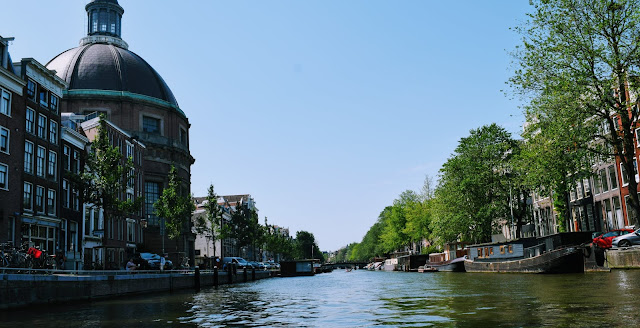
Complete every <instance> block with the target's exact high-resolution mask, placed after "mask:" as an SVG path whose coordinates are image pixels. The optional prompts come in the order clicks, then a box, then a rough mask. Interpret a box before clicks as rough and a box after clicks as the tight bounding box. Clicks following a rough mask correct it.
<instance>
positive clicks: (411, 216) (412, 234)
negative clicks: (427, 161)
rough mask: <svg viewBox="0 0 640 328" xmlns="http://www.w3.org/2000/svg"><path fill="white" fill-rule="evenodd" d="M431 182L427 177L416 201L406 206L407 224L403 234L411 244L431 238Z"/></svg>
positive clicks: (432, 191)
mask: <svg viewBox="0 0 640 328" xmlns="http://www.w3.org/2000/svg"><path fill="white" fill-rule="evenodd" d="M432 185H433V182H432V181H431V179H430V178H429V177H428V176H427V177H426V178H425V181H424V185H423V187H422V192H421V194H420V195H419V197H418V199H417V200H415V201H412V202H410V203H408V204H407V211H406V216H407V222H406V226H405V228H404V232H405V234H406V235H407V237H408V238H409V240H411V241H412V242H421V241H422V240H423V239H429V238H430V237H431V227H430V225H431V219H432V209H431V207H432V200H433V197H434V195H433V193H434V190H433V187H432Z"/></svg>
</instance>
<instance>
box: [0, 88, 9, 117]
mask: <svg viewBox="0 0 640 328" xmlns="http://www.w3.org/2000/svg"><path fill="white" fill-rule="evenodd" d="M0 93H2V95H1V96H0V114H4V115H7V116H11V94H10V93H9V92H8V91H6V90H4V89H0Z"/></svg>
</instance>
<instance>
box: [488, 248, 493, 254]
mask: <svg viewBox="0 0 640 328" xmlns="http://www.w3.org/2000/svg"><path fill="white" fill-rule="evenodd" d="M489 255H493V247H489Z"/></svg>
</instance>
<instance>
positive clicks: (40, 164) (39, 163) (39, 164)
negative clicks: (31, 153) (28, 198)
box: [36, 146, 47, 177]
mask: <svg viewBox="0 0 640 328" xmlns="http://www.w3.org/2000/svg"><path fill="white" fill-rule="evenodd" d="M46 152H47V150H46V149H44V147H40V146H38V152H37V153H36V175H37V176H39V177H44V158H45V156H46V155H45V154H46Z"/></svg>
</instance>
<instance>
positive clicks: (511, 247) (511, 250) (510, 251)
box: [509, 245, 513, 254]
mask: <svg viewBox="0 0 640 328" xmlns="http://www.w3.org/2000/svg"><path fill="white" fill-rule="evenodd" d="M512 253H513V245H509V254H512Z"/></svg>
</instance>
